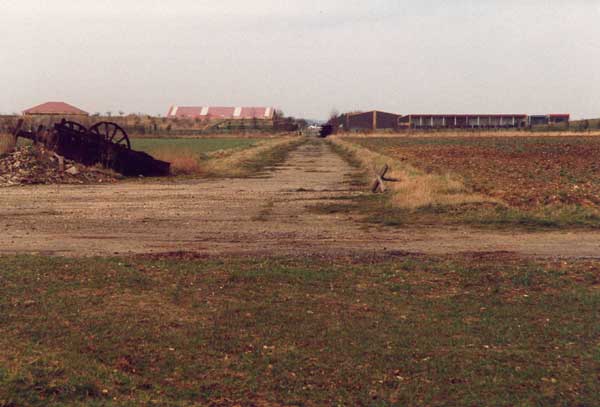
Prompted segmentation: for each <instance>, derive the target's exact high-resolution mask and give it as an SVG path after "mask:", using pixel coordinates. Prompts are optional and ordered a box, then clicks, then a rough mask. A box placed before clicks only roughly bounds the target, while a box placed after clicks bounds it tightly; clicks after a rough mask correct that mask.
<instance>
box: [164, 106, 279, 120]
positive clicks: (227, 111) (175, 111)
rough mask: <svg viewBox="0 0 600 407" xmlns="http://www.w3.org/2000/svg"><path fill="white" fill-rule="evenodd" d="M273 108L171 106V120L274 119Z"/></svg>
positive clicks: (169, 115)
mask: <svg viewBox="0 0 600 407" xmlns="http://www.w3.org/2000/svg"><path fill="white" fill-rule="evenodd" d="M274 113H275V109H274V108H272V107H225V106H171V107H170V108H169V112H168V113H167V117H169V118H192V119H196V118H200V119H240V120H241V119H259V120H271V119H273V116H274Z"/></svg>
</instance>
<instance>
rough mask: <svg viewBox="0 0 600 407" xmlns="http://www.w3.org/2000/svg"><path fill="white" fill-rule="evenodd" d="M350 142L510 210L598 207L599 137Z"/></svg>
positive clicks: (599, 178)
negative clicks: (451, 179) (448, 177)
mask: <svg viewBox="0 0 600 407" xmlns="http://www.w3.org/2000/svg"><path fill="white" fill-rule="evenodd" d="M351 140H352V142H354V143H357V144H360V145H362V146H364V147H367V148H369V149H371V150H375V151H377V152H380V153H382V154H385V155H388V156H392V157H394V158H396V159H399V160H405V161H408V162H409V163H410V164H412V165H414V166H416V167H417V168H419V169H421V170H424V171H426V172H440V173H441V172H448V171H449V172H452V173H455V174H458V175H460V176H462V177H463V179H464V181H465V183H466V184H467V185H468V186H469V187H471V188H472V189H473V191H475V192H481V193H485V194H487V195H490V196H492V197H494V198H498V199H500V200H502V201H504V202H506V203H507V204H509V205H510V206H514V207H518V208H522V209H534V208H537V207H540V206H544V205H552V204H558V205H560V204H570V205H582V206H585V207H591V208H599V207H600V137H570V136H569V137H550V136H542V137H540V136H537V137H536V136H532V137H501V136H499V137H394V138H387V137H376V138H358V137H357V138H352V139H351Z"/></svg>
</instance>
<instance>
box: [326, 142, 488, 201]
mask: <svg viewBox="0 0 600 407" xmlns="http://www.w3.org/2000/svg"><path fill="white" fill-rule="evenodd" d="M330 140H331V141H332V142H333V143H335V144H336V145H337V146H339V147H341V148H343V149H345V150H346V151H348V152H350V153H351V154H352V155H354V156H355V157H356V158H357V159H358V160H359V161H360V162H361V164H362V166H363V167H364V168H366V169H368V170H369V171H372V170H373V171H374V170H375V169H376V168H381V167H383V165H385V164H388V165H389V166H390V171H389V172H388V174H387V176H388V177H391V178H395V179H397V180H398V182H390V183H387V184H386V185H387V186H389V188H390V189H391V190H392V193H393V197H392V202H393V203H394V205H397V206H398V207H400V208H405V209H418V208H422V207H427V206H437V205H460V204H465V203H475V202H493V200H492V199H491V198H490V197H487V196H484V195H480V194H475V193H473V192H472V191H470V190H469V189H468V188H467V187H466V186H465V184H464V182H463V180H462V179H461V178H460V177H458V176H456V175H453V174H427V173H424V172H423V171H420V170H418V169H417V168H415V167H413V166H411V165H410V164H408V163H405V162H402V161H398V160H396V159H394V158H392V157H389V156H386V155H383V154H379V153H376V152H374V151H371V150H369V149H366V148H364V147H361V146H358V145H356V144H353V143H351V142H349V141H347V140H344V139H343V138H342V137H338V136H336V137H332V138H330Z"/></svg>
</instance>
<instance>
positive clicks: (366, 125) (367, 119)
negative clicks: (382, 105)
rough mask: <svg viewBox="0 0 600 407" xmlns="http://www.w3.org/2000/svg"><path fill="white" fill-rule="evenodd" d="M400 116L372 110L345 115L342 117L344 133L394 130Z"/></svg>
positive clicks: (396, 127)
mask: <svg viewBox="0 0 600 407" xmlns="http://www.w3.org/2000/svg"><path fill="white" fill-rule="evenodd" d="M400 117H401V116H400V115H398V114H394V113H387V112H382V111H379V110H372V111H370V112H360V113H346V114H344V115H343V116H342V126H343V127H344V130H345V131H360V130H371V131H373V130H388V129H391V130H396V129H398V121H399V119H400Z"/></svg>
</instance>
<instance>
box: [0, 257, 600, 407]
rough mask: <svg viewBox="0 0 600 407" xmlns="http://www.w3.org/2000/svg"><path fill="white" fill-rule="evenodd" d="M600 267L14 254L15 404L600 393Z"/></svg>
mask: <svg viewBox="0 0 600 407" xmlns="http://www.w3.org/2000/svg"><path fill="white" fill-rule="evenodd" d="M599 271H600V264H598V263H597V262H595V263H594V262H581V261H579V262H555V263H541V262H532V261H525V260H522V259H518V258H513V257H511V256H509V255H502V254H489V255H464V256H458V257H457V256H455V257H453V258H450V257H423V256H417V255H407V254H402V253H395V254H394V253H392V254H390V255H389V256H387V257H385V258H370V259H369V258H356V257H352V258H350V257H349V258H338V259H335V260H334V261H332V260H331V259H326V260H323V259H316V258H315V259H311V258H302V259H252V258H247V259H233V260H232V259H230V260H220V259H202V258H195V257H193V256H191V255H187V256H186V255H184V254H180V255H175V256H169V257H164V258H161V257H155V258H141V257H138V258H129V259H122V258H121V259H116V258H115V259H111V258H95V259H78V260H68V259H60V258H46V257H29V256H24V257H0V349H2V351H1V352H0V406H3V407H7V406H29V405H32V406H49V405H56V406H58V405H61V406H63V405H69V406H71V405H75V406H128V405H131V406H134V405H135V406H138V405H157V406H191V405H211V406H213V405H214V406H229V405H243V406H253V405H258V406H274V405H286V406H288V405H306V406H323V405H344V406H346V405H347V406H354V405H364V406H391V405H402V406H404V405H469V406H472V405H522V406H536V405H564V406H573V405H579V406H592V405H598V399H597V395H598V394H600V376H599V375H600V324H599V323H598V321H599V320H600V290H599V288H600V285H599V284H600V278H599V275H600V274H599Z"/></svg>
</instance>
